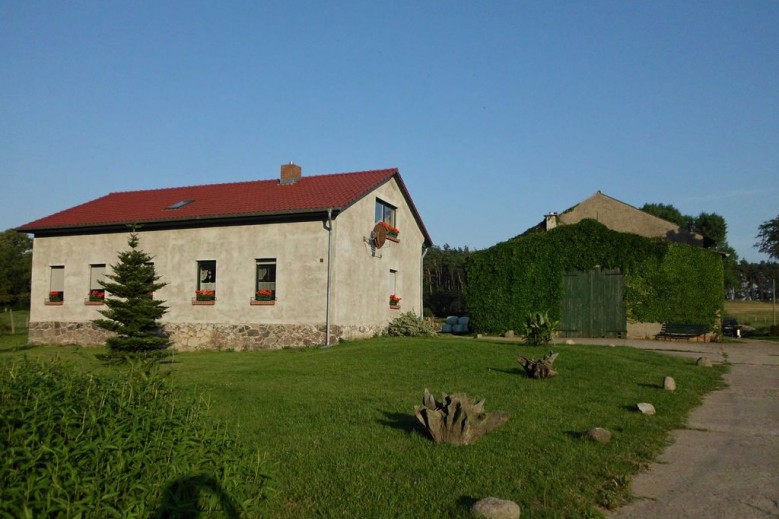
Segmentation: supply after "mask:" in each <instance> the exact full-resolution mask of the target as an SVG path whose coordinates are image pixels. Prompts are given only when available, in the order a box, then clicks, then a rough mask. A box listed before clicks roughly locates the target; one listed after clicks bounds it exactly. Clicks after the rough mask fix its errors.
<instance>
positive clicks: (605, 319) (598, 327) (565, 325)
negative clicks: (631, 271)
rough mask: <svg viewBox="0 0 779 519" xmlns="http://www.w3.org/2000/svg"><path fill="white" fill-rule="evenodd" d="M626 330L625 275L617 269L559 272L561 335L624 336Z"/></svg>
mask: <svg viewBox="0 0 779 519" xmlns="http://www.w3.org/2000/svg"><path fill="white" fill-rule="evenodd" d="M626 332H627V319H626V318H625V275H624V274H622V273H621V272H620V271H619V269H616V270H601V269H600V268H596V269H595V270H591V271H589V272H569V273H566V274H565V275H564V276H563V314H562V322H561V323H560V333H561V334H562V335H563V336H564V337H624V336H625V334H626Z"/></svg>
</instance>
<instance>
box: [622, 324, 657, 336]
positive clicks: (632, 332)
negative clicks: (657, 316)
mask: <svg viewBox="0 0 779 519" xmlns="http://www.w3.org/2000/svg"><path fill="white" fill-rule="evenodd" d="M662 327H663V323H631V322H628V332H627V338H628V339H654V338H655V335H657V334H658V333H660V329H661V328H662Z"/></svg>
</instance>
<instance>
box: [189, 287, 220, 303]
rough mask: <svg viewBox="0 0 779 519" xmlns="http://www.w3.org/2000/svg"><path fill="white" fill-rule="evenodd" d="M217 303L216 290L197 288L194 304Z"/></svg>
mask: <svg viewBox="0 0 779 519" xmlns="http://www.w3.org/2000/svg"><path fill="white" fill-rule="evenodd" d="M215 303H216V292H215V291H214V290H195V299H193V300H192V304H193V305H213V304H215Z"/></svg>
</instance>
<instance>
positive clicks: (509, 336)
mask: <svg viewBox="0 0 779 519" xmlns="http://www.w3.org/2000/svg"><path fill="white" fill-rule="evenodd" d="M503 337H505V338H506V339H512V338H513V337H514V330H509V331H507V332H506V333H504V334H503Z"/></svg>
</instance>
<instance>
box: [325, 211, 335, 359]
mask: <svg viewBox="0 0 779 519" xmlns="http://www.w3.org/2000/svg"><path fill="white" fill-rule="evenodd" d="M326 229H327V296H326V298H327V301H326V303H325V345H324V348H329V347H330V278H331V276H332V266H331V264H332V259H333V210H332V209H328V210H327V227H326Z"/></svg>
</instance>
